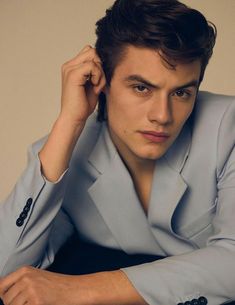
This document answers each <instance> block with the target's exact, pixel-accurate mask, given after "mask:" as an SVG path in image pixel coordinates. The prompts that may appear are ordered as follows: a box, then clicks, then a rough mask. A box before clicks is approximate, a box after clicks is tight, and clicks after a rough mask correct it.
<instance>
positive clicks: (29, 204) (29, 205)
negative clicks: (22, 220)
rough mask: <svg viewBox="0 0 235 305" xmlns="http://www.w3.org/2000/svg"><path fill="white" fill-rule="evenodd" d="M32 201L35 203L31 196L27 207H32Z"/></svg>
mask: <svg viewBox="0 0 235 305" xmlns="http://www.w3.org/2000/svg"><path fill="white" fill-rule="evenodd" d="M32 203H33V199H32V198H29V199H28V200H27V201H26V205H25V206H26V207H29V208H30V207H31V205H32Z"/></svg>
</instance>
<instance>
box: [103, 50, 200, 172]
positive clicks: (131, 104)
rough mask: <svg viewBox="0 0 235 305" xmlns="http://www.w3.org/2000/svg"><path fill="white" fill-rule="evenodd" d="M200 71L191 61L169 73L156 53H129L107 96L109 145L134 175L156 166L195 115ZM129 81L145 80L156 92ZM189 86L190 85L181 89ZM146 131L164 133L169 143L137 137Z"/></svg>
mask: <svg viewBox="0 0 235 305" xmlns="http://www.w3.org/2000/svg"><path fill="white" fill-rule="evenodd" d="M200 68H201V65H200V62H199V61H195V62H192V63H190V64H184V65H183V64H181V65H177V66H176V69H175V70H173V69H170V68H169V67H167V66H166V63H164V62H163V60H162V58H161V57H160V55H159V54H158V53H157V52H156V51H154V50H150V49H146V48H136V47H133V46H129V47H128V48H127V50H126V54H125V56H124V58H123V60H122V61H121V63H120V64H119V65H118V66H117V67H116V69H115V72H114V76H113V78H112V81H111V86H110V88H109V89H107V90H106V96H107V99H108V103H107V105H108V125H109V130H110V134H111V137H112V140H113V142H114V143H115V145H116V146H117V148H118V150H119V152H120V154H121V155H122V157H123V158H124V160H125V161H126V162H127V164H128V166H129V167H130V168H132V170H134V169H135V168H138V166H139V165H141V167H142V168H145V167H146V166H148V163H150V164H151V163H154V162H152V161H154V160H156V159H158V158H160V157H161V156H162V155H163V154H164V153H165V152H166V151H167V149H168V148H169V147H170V146H171V145H172V143H173V142H174V140H175V139H176V138H177V136H178V134H179V133H180V131H181V129H182V126H183V124H184V123H185V121H186V120H187V118H188V117H189V115H190V114H191V112H192V110H193V106H194V103H195V98H196V94H197V89H198V88H197V87H198V82H199V76H200ZM133 76H139V78H143V79H144V80H146V81H148V82H149V83H151V84H153V85H155V88H154V87H151V86H148V85H146V84H145V83H144V82H143V81H142V82H141V81H140V80H138V79H137V77H133ZM191 82H194V85H192V86H188V87H184V88H182V86H184V85H185V84H188V83H191ZM180 88H181V89H180ZM146 130H147V131H155V132H166V133H167V134H168V135H169V138H168V139H167V141H165V142H163V143H154V142H152V141H151V140H147V139H146V138H144V137H143V136H142V134H141V133H140V131H146Z"/></svg>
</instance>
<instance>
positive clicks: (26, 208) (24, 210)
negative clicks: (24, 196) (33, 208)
mask: <svg viewBox="0 0 235 305" xmlns="http://www.w3.org/2000/svg"><path fill="white" fill-rule="evenodd" d="M29 210H30V207H29V206H25V207H24V208H23V212H25V213H27V214H28V212H29Z"/></svg>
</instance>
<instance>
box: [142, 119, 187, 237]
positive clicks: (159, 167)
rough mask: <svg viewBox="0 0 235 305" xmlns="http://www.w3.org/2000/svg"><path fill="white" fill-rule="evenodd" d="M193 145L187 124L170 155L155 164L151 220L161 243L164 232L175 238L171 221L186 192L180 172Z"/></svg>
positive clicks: (172, 147)
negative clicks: (161, 235)
mask: <svg viewBox="0 0 235 305" xmlns="http://www.w3.org/2000/svg"><path fill="white" fill-rule="evenodd" d="M190 144H191V134H190V128H189V126H188V125H187V124H186V125H185V126H184V128H183V129H182V131H181V133H180V135H179V136H178V138H177V139H176V141H175V143H174V144H173V145H172V146H171V148H170V149H169V150H168V151H167V153H166V154H165V155H164V156H163V157H162V158H161V159H159V160H157V161H156V167H155V172H154V179H153V184H152V185H153V186H152V193H151V200H150V205H149V210H148V219H149V223H150V225H151V227H152V228H153V229H154V230H153V232H154V235H155V237H156V238H158V239H159V240H160V239H161V237H160V234H161V233H162V232H165V233H167V232H168V233H170V234H173V235H174V232H173V230H172V225H171V223H172V217H173V214H174V211H175V209H176V207H177V205H178V203H179V202H180V200H181V198H182V196H183V195H184V193H185V191H186V190H187V184H186V182H185V181H184V179H183V177H182V175H181V171H182V169H183V166H184V164H185V162H186V160H187V157H188V153H189V150H190ZM168 233H167V234H168Z"/></svg>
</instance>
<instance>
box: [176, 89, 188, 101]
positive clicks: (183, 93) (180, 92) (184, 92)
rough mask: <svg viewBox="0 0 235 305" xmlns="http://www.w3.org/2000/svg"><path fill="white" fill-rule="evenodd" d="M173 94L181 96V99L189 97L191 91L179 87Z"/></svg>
mask: <svg viewBox="0 0 235 305" xmlns="http://www.w3.org/2000/svg"><path fill="white" fill-rule="evenodd" d="M173 95H174V96H176V97H179V98H183V99H188V98H190V97H191V93H190V92H189V91H187V90H185V89H179V90H177V91H175V92H174V93H173Z"/></svg>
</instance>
